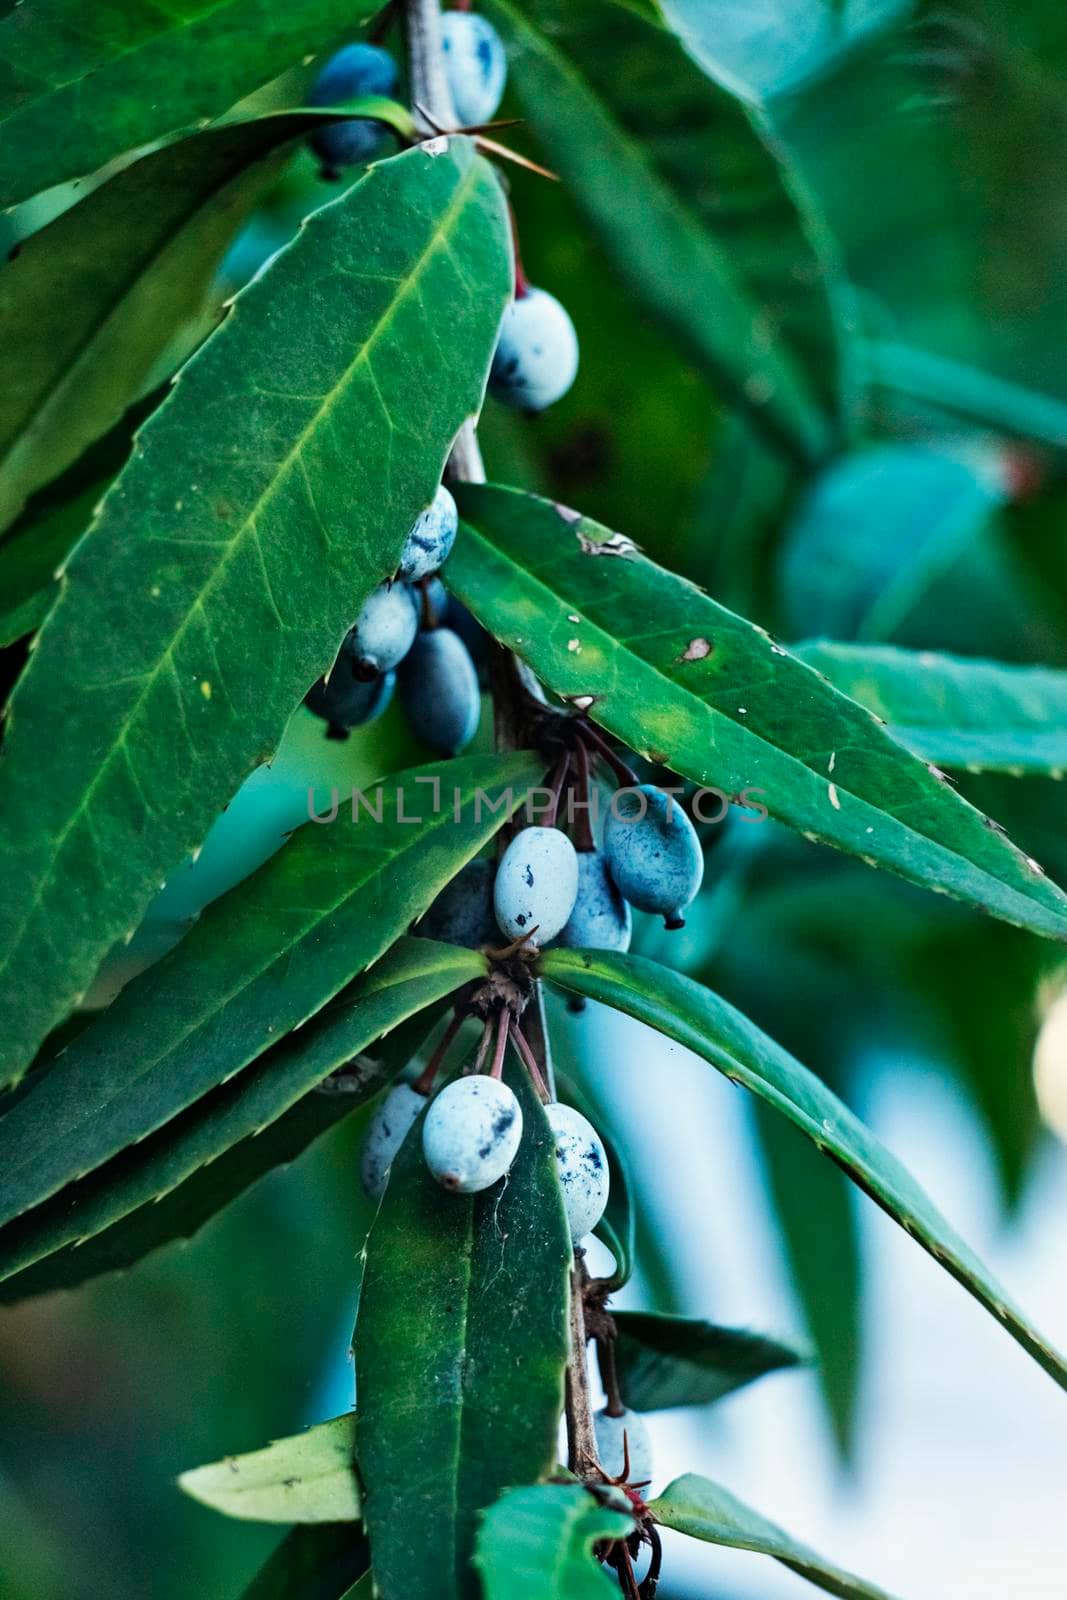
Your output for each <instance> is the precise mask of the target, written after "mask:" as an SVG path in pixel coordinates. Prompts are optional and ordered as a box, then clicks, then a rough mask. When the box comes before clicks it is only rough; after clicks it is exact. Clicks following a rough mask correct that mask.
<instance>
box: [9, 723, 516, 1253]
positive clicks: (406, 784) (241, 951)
mask: <svg viewBox="0 0 1067 1600" xmlns="http://www.w3.org/2000/svg"><path fill="white" fill-rule="evenodd" d="M421 772H423V773H427V774H428V776H429V777H430V778H431V779H432V780H433V781H438V779H439V772H440V768H439V766H435V767H434V768H433V769H432V771H431V770H430V769H425V768H424V769H421ZM540 772H541V765H540V759H539V758H538V757H536V756H531V755H526V754H517V755H515V754H513V755H510V756H509V755H493V756H469V757H465V758H464V759H462V760H460V761H457V762H456V763H455V764H454V766H453V769H452V777H453V794H452V795H451V796H447V798H446V806H445V807H442V808H441V809H440V810H438V811H437V812H436V813H433V814H429V813H428V814H427V816H426V818H425V819H421V820H420V821H418V822H412V821H411V820H410V818H411V817H412V816H413V815H417V814H416V813H414V812H413V811H409V812H408V813H407V815H404V812H405V806H404V801H407V803H408V805H410V806H413V805H414V800H415V797H420V798H423V799H428V796H427V795H426V794H425V791H423V790H421V789H420V788H417V787H416V786H415V779H416V777H417V776H419V775H420V769H414V770H409V771H407V772H404V773H402V774H398V775H397V776H396V777H394V778H390V779H388V780H386V781H384V782H383V783H382V784H380V785H378V786H376V788H375V789H374V790H372V791H370V794H369V796H368V799H369V801H370V804H371V806H372V807H374V808H375V812H376V811H377V806H378V801H379V800H380V801H381V813H382V820H381V822H380V823H379V822H377V821H376V820H375V816H374V815H369V816H363V817H362V823H361V824H360V825H357V824H356V823H353V822H351V821H350V820H349V821H341V820H339V819H337V820H335V821H334V822H332V823H330V824H328V825H316V824H314V823H306V824H305V826H304V827H303V828H302V829H300V830H299V831H298V832H297V834H296V836H295V838H294V839H293V840H292V841H291V842H290V844H289V845H287V846H286V848H285V849H284V850H282V851H281V852H280V853H279V854H278V855H276V856H274V857H272V859H271V860H270V861H268V862H267V863H266V864H265V865H264V866H263V867H261V868H260V870H259V871H258V872H255V873H253V875H252V876H251V877H250V878H247V879H246V880H245V881H244V883H241V884H239V885H238V886H237V888H236V889H233V890H231V891H230V893H229V894H228V895H225V896H223V898H222V899H221V900H217V901H215V902H214V904H213V905H211V906H209V907H208V909H207V911H205V912H204V914H203V916H202V917H201V919H200V921H199V922H198V923H197V924H196V925H195V926H194V927H193V928H192V929H191V930H190V932H189V933H188V934H187V935H186V937H185V938H184V939H183V940H182V942H181V943H180V944H179V945H178V946H177V947H176V948H175V949H174V950H172V951H171V953H170V954H169V955H167V956H164V957H163V959H162V960H161V961H160V962H158V963H157V964H156V965H155V966H154V967H151V968H149V970H148V971H147V972H146V973H144V974H143V976H142V977H140V978H138V979H136V980H135V981H134V982H133V983H131V984H129V985H128V986H127V987H126V988H125V989H124V990H123V991H122V993H121V994H120V995H119V996H118V998H117V1000H115V1002H114V1003H113V1004H112V1005H111V1007H110V1008H109V1009H108V1010H107V1011H105V1012H104V1013H103V1015H102V1016H101V1017H100V1019H99V1021H98V1022H96V1023H94V1024H93V1026H92V1027H90V1028H87V1029H86V1030H85V1031H84V1032H83V1033H81V1034H79V1035H78V1037H77V1038H76V1039H75V1040H74V1041H73V1042H72V1043H71V1044H70V1045H69V1046H68V1048H67V1049H66V1050H65V1051H64V1052H63V1054H62V1055H61V1056H59V1057H58V1058H57V1059H56V1061H55V1062H54V1063H53V1064H52V1065H51V1066H49V1067H48V1069H47V1070H46V1071H44V1072H42V1073H40V1074H39V1075H35V1077H34V1079H33V1080H31V1082H30V1083H29V1085H28V1087H27V1089H26V1092H25V1093H24V1094H23V1095H22V1096H21V1097H20V1098H19V1099H18V1100H17V1102H16V1103H15V1104H14V1105H13V1106H12V1108H11V1110H10V1111H8V1112H7V1114H6V1116H3V1117H0V1164H2V1165H3V1167H4V1169H5V1174H6V1179H5V1186H4V1194H3V1198H2V1200H0V1222H8V1221H10V1220H11V1219H12V1218H13V1217H17V1216H18V1215H19V1214H20V1213H21V1212H23V1211H26V1210H27V1209H28V1208H29V1207H31V1206H36V1205H40V1203H41V1202H42V1201H44V1200H47V1199H48V1197H49V1196H50V1195H52V1194H54V1193H55V1192H56V1191H57V1189H59V1188H61V1187H62V1186H63V1185H64V1184H65V1183H70V1182H73V1181H74V1180H75V1179H77V1178H80V1177H82V1176H84V1174H85V1173H87V1172H91V1171H93V1170H94V1168H96V1167H99V1166H101V1165H102V1164H103V1162H105V1161H107V1160H108V1159H109V1158H110V1157H111V1156H114V1155H116V1154H118V1152H119V1151H121V1150H123V1149H124V1148H125V1147H126V1146H127V1145H130V1144H133V1143H135V1142H136V1141H138V1140H140V1139H143V1138H145V1137H146V1136H147V1135H148V1134H151V1133H153V1132H154V1131H155V1130H156V1129H157V1128H160V1127H162V1126H163V1125H164V1124H165V1123H166V1122H168V1121H169V1120H170V1119H171V1118H172V1117H175V1116H177V1115H178V1113H179V1112H181V1111H184V1110H185V1109H186V1108H187V1107H188V1106H190V1105H192V1104H193V1103H194V1102H195V1101H197V1100H198V1099H199V1098H200V1097H201V1096H202V1095H205V1094H207V1093H208V1092H209V1091H210V1090H212V1089H216V1088H217V1087H218V1086H219V1085H220V1084H224V1083H225V1082H226V1081H227V1080H228V1079H230V1078H232V1077H233V1075H234V1074H235V1073H236V1072H238V1071H239V1070H240V1069H241V1068H242V1067H244V1066H246V1065H247V1063H248V1062H250V1061H253V1060H255V1058H256V1057H257V1056H259V1055H260V1054H261V1052H262V1051H264V1050H266V1049H267V1047H268V1046H269V1045H271V1044H273V1043H276V1042H277V1041H278V1040H280V1039H282V1038H283V1037H284V1036H285V1035H286V1034H287V1033H288V1032H289V1031H290V1030H291V1029H293V1028H298V1027H299V1026H300V1025H301V1023H304V1022H306V1021H307V1019H308V1018H309V1017H311V1016H313V1015H314V1014H315V1013H316V1012H317V1011H319V1010H320V1009H321V1007H322V1006H324V1005H325V1004H326V1002H327V1001H328V1000H330V999H332V997H333V996H334V995H335V994H337V993H338V991H339V990H340V989H342V988H343V987H344V985H345V984H346V983H348V982H349V981H350V980H351V979H352V978H353V977H355V976H356V975H357V974H358V973H359V972H361V971H363V970H364V969H365V968H366V967H368V966H370V964H371V963H372V962H374V961H376V960H377V959H378V957H379V956H381V955H382V954H383V953H384V952H385V951H386V950H387V949H388V948H389V946H390V945H391V944H392V943H393V941H394V939H396V938H397V937H398V936H399V935H400V934H401V933H403V932H404V930H405V929H406V928H407V926H408V925H409V923H411V922H412V921H413V920H414V918H416V917H417V916H419V915H421V913H422V912H423V911H425V909H426V907H427V906H428V905H429V904H430V902H431V900H433V898H434V896H435V895H436V894H437V893H438V891H439V890H440V889H442V888H443V887H444V885H445V884H446V883H448V882H449V881H450V879H451V878H452V877H454V875H455V874H456V872H457V871H458V870H459V868H460V867H461V866H463V864H464V863H465V862H466V861H469V860H470V858H471V857H472V856H474V855H476V854H477V852H478V851H479V850H480V849H481V848H482V846H483V845H484V844H485V843H486V842H487V841H488V840H489V839H491V838H492V837H493V835H494V833H495V832H496V831H497V829H498V828H499V827H500V826H501V825H502V823H503V821H504V815H505V810H506V809H507V807H506V806H505V807H504V808H503V809H501V810H498V812H497V814H496V815H495V816H494V815H489V816H488V818H487V816H486V815H485V813H486V812H487V811H488V810H489V804H490V803H494V802H496V803H499V802H500V801H501V800H506V801H507V802H508V803H509V804H512V803H513V804H516V805H517V804H519V803H521V800H522V796H523V794H524V793H525V792H526V790H528V789H529V788H530V787H531V785H533V784H534V783H535V782H536V780H537V778H538V776H539V775H540ZM449 802H451V803H449ZM398 818H399V819H401V820H398ZM421 944H422V948H420V949H417V950H416V951H415V954H414V960H413V965H414V966H415V967H416V970H417V968H418V965H419V963H420V962H421V961H423V960H424V959H425V960H426V961H427V964H428V966H429V970H430V971H431V972H432V971H433V968H434V965H435V963H436V957H435V954H434V952H435V949H436V947H435V946H434V945H432V944H430V943H429V942H421ZM423 949H425V952H426V956H425V958H424V957H423V954H422V950H423ZM468 954H469V953H468ZM450 963H451V964H450ZM479 964H480V959H479V958H478V957H475V958H474V961H473V963H472V962H471V961H464V960H462V959H461V960H460V961H459V962H458V963H457V962H456V961H455V957H454V956H450V957H449V956H446V957H445V958H444V960H443V962H442V965H444V968H445V970H446V971H447V972H448V973H449V975H450V976H451V975H452V973H453V972H455V971H456V969H457V967H458V968H459V969H460V970H465V971H467V972H469V970H470V967H471V966H472V965H474V966H475V968H477V966H478V965H479ZM401 970H403V968H402V965H401ZM460 981H462V979H461V980H460ZM383 993H384V997H385V1007H386V1016H387V1015H388V1006H389V1004H390V1003H391V999H392V997H391V996H390V995H389V992H388V989H386V990H385V991H383ZM435 997H436V996H434V995H433V994H432V993H431V994H430V995H429V996H428V998H435ZM401 1015H403V1012H401ZM382 1025H383V1026H385V1025H387V1024H386V1023H385V1022H384V1021H383V1023H382ZM373 1037H374V1034H373V1033H372V1034H371V1035H370V1038H373ZM330 1055H331V1052H329V1051H328V1052H327V1058H328V1059H327V1064H326V1066H325V1067H323V1068H322V1070H321V1072H319V1075H320V1076H322V1075H324V1074H325V1072H326V1071H328V1070H329V1067H330V1066H331V1065H333V1060H332V1059H329V1057H330ZM296 1061H297V1065H298V1077H299V1090H300V1091H303V1090H304V1089H306V1088H307V1087H309V1086H310V1083H312V1082H314V1081H315V1078H314V1077H313V1076H312V1075H311V1073H306V1072H305V1071H304V1070H303V1068H302V1064H301V1062H300V1056H299V1053H298V1054H297V1057H296ZM315 1070H318V1068H317V1065H316V1069H315ZM267 1092H268V1095H269V1094H271V1093H272V1092H273V1085H272V1082H271V1081H270V1080H269V1079H268V1091H267ZM284 1104H285V1102H284V1100H282V1102H281V1107H280V1108H281V1109H284ZM244 1115H245V1110H244V1108H243V1107H239V1109H238V1112H237V1117H238V1121H239V1123H240V1122H241V1121H243V1117H244ZM223 1121H224V1122H225V1112H224V1114H223ZM241 1131H242V1132H247V1131H248V1129H246V1128H243V1127H242V1130H241Z"/></svg>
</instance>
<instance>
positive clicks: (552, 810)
mask: <svg viewBox="0 0 1067 1600" xmlns="http://www.w3.org/2000/svg"><path fill="white" fill-rule="evenodd" d="M570 764H571V755H570V751H569V750H564V752H563V754H562V755H561V756H560V758H559V760H558V761H557V762H556V765H555V766H554V767H553V768H552V772H551V775H550V777H549V780H548V783H547V784H546V788H547V789H548V791H549V794H550V796H551V798H550V800H549V802H548V808H547V810H546V811H545V820H544V822H543V823H542V827H545V828H554V827H555V826H556V820H557V818H558V817H559V801H560V796H561V795H562V793H563V785H564V784H565V783H566V781H567V773H568V771H569V769H570Z"/></svg>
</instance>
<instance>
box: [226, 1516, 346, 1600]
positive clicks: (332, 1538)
mask: <svg viewBox="0 0 1067 1600" xmlns="http://www.w3.org/2000/svg"><path fill="white" fill-rule="evenodd" d="M369 1566H370V1549H369V1547H368V1545H367V1541H366V1539H365V1538H364V1537H363V1535H362V1534H361V1533H360V1531H359V1529H358V1528H356V1527H353V1526H352V1524H351V1523H348V1522H342V1523H339V1524H331V1523H328V1522H324V1523H320V1524H318V1525H317V1526H314V1527H297V1528H294V1529H293V1530H292V1532H291V1533H287V1534H286V1536H285V1538H284V1539H283V1540H282V1542H281V1544H280V1545H279V1546H278V1548H277V1549H276V1550H275V1552H274V1554H273V1555H272V1556H271V1557H270V1560H269V1561H268V1562H267V1563H266V1565H265V1566H264V1567H262V1568H261V1569H260V1571H259V1572H258V1573H257V1574H256V1576H255V1577H254V1578H253V1580H252V1582H251V1583H250V1584H249V1586H248V1588H247V1589H246V1590H245V1592H244V1594H243V1596H242V1597H241V1600H294V1596H297V1595H299V1597H300V1600H348V1597H349V1595H350V1594H351V1593H352V1592H353V1587H354V1589H355V1592H356V1593H361V1585H362V1583H363V1579H364V1577H365V1576H367V1575H369V1573H368V1569H369Z"/></svg>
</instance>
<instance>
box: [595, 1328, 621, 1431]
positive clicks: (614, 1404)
mask: <svg viewBox="0 0 1067 1600" xmlns="http://www.w3.org/2000/svg"><path fill="white" fill-rule="evenodd" d="M596 1362H597V1366H598V1367H599V1369H600V1381H601V1383H602V1384H603V1385H604V1393H605V1395H606V1396H607V1401H608V1403H607V1406H606V1407H605V1409H606V1411H607V1413H608V1416H609V1417H621V1416H622V1414H623V1412H624V1411H625V1410H626V1407H625V1406H624V1405H623V1403H622V1395H621V1394H620V1393H619V1374H618V1371H617V1369H616V1366H615V1340H614V1339H612V1338H610V1337H608V1336H607V1335H605V1336H604V1337H603V1338H601V1337H599V1336H598V1337H597V1341H596Z"/></svg>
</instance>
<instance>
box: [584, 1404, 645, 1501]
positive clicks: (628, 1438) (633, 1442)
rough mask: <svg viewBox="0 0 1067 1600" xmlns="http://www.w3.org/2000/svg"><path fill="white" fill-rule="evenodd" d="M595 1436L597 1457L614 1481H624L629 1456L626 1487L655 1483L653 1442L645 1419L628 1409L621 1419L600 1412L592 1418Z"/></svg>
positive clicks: (605, 1411)
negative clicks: (653, 1475)
mask: <svg viewBox="0 0 1067 1600" xmlns="http://www.w3.org/2000/svg"><path fill="white" fill-rule="evenodd" d="M593 1431H594V1433H595V1435H596V1453H597V1455H598V1456H599V1457H600V1465H601V1466H602V1467H603V1468H604V1471H605V1472H606V1473H607V1474H608V1476H609V1477H611V1478H621V1477H622V1474H623V1469H624V1467H625V1465H626V1457H627V1454H629V1461H630V1471H629V1474H628V1475H627V1479H626V1481H627V1483H650V1482H651V1480H652V1440H651V1438H650V1437H649V1432H648V1427H647V1425H646V1423H645V1420H644V1418H643V1417H639V1416H638V1415H637V1412H636V1411H631V1410H630V1409H629V1408H628V1407H624V1408H623V1412H622V1415H621V1416H619V1417H613V1416H611V1415H610V1414H609V1413H608V1411H607V1410H604V1411H598V1412H597V1414H596V1416H595V1417H594V1418H593Z"/></svg>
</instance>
